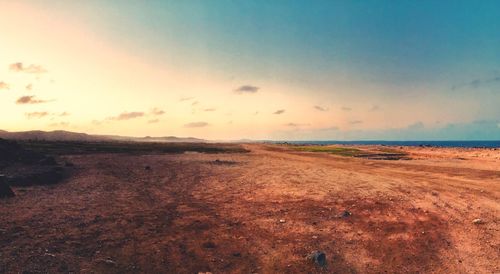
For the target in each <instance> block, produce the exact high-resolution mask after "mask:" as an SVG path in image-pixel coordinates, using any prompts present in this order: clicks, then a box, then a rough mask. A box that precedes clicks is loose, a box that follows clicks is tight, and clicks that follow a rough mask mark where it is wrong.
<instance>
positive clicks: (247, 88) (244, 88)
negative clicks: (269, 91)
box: [234, 85, 260, 94]
mask: <svg viewBox="0 0 500 274" xmlns="http://www.w3.org/2000/svg"><path fill="white" fill-rule="evenodd" d="M259 89H260V88H259V87H256V86H252V85H243V86H240V87H238V88H236V89H235V90H234V92H236V93H238V94H244V93H256V92H257V91H259Z"/></svg>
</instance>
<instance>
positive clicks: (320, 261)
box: [308, 251, 326, 267]
mask: <svg viewBox="0 0 500 274" xmlns="http://www.w3.org/2000/svg"><path fill="white" fill-rule="evenodd" d="M308 258H309V260H311V261H313V262H314V263H315V264H316V265H318V266H321V267H323V266H325V265H326V254H325V252H323V251H314V252H312V253H311V254H310V255H309V256H308Z"/></svg>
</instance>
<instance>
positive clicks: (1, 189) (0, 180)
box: [0, 175, 16, 198]
mask: <svg viewBox="0 0 500 274" xmlns="http://www.w3.org/2000/svg"><path fill="white" fill-rule="evenodd" d="M14 196H16V195H15V194H14V191H12V189H11V188H10V186H9V185H8V184H7V182H6V180H5V176H3V175H0V198H11V197H14Z"/></svg>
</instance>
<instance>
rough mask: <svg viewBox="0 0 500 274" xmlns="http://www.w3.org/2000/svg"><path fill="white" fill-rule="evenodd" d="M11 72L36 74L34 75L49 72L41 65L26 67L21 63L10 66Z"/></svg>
mask: <svg viewBox="0 0 500 274" xmlns="http://www.w3.org/2000/svg"><path fill="white" fill-rule="evenodd" d="M9 70H10V71H14V72H26V73H34V74H40V73H45V72H47V70H46V69H45V68H43V67H42V66H40V65H34V64H31V65H28V66H25V65H24V64H23V63H21V62H17V63H13V64H10V65H9Z"/></svg>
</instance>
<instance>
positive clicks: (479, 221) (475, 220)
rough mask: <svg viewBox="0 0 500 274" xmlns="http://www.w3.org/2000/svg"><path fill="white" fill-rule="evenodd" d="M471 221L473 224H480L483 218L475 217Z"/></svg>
mask: <svg viewBox="0 0 500 274" xmlns="http://www.w3.org/2000/svg"><path fill="white" fill-rule="evenodd" d="M472 223H473V224H475V225H480V224H484V221H483V219H480V218H477V219H474V220H472Z"/></svg>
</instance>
